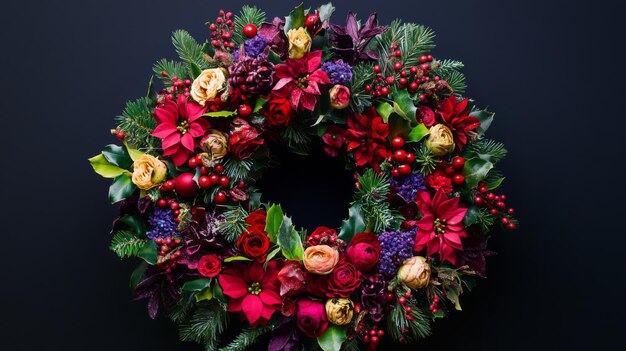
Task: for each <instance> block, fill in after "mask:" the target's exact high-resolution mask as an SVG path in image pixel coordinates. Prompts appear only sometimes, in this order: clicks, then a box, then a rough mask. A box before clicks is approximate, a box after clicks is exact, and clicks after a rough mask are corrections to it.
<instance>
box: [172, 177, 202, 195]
mask: <svg viewBox="0 0 626 351" xmlns="http://www.w3.org/2000/svg"><path fill="white" fill-rule="evenodd" d="M193 177H194V174H193V173H191V172H187V173H183V174H181V175H179V176H178V177H176V179H175V181H174V189H176V193H177V194H178V195H180V196H182V197H187V198H192V197H194V196H196V193H197V192H198V184H196V182H195V181H194V180H193Z"/></svg>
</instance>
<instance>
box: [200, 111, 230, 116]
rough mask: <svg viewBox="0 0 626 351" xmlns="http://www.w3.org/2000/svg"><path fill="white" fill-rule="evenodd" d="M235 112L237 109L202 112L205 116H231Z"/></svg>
mask: <svg viewBox="0 0 626 351" xmlns="http://www.w3.org/2000/svg"><path fill="white" fill-rule="evenodd" d="M236 114H237V111H217V112H209V113H205V114H203V116H205V117H232V116H234V115H236Z"/></svg>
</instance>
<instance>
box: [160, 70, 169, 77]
mask: <svg viewBox="0 0 626 351" xmlns="http://www.w3.org/2000/svg"><path fill="white" fill-rule="evenodd" d="M168 75H169V74H167V72H166V71H161V76H163V77H167V76H168Z"/></svg>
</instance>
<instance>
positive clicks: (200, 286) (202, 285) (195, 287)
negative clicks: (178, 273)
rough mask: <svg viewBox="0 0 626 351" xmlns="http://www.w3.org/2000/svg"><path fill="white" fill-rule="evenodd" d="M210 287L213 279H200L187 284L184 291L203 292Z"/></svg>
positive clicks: (184, 285)
mask: <svg viewBox="0 0 626 351" xmlns="http://www.w3.org/2000/svg"><path fill="white" fill-rule="evenodd" d="M209 285H211V278H200V279H196V280H190V281H188V282H185V284H183V287H182V289H183V290H184V291H201V290H204V289H206V288H208V287H209Z"/></svg>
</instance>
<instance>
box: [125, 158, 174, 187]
mask: <svg viewBox="0 0 626 351" xmlns="http://www.w3.org/2000/svg"><path fill="white" fill-rule="evenodd" d="M166 176H167V166H166V165H165V163H163V162H161V161H159V159H157V158H156V157H154V156H150V155H148V154H143V155H141V157H139V158H138V159H137V160H136V161H135V163H133V177H132V180H133V183H134V184H135V185H136V186H137V187H138V188H139V189H142V190H150V189H152V188H154V187H156V186H158V185H160V184H161V183H163V182H164V181H165V177H166Z"/></svg>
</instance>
